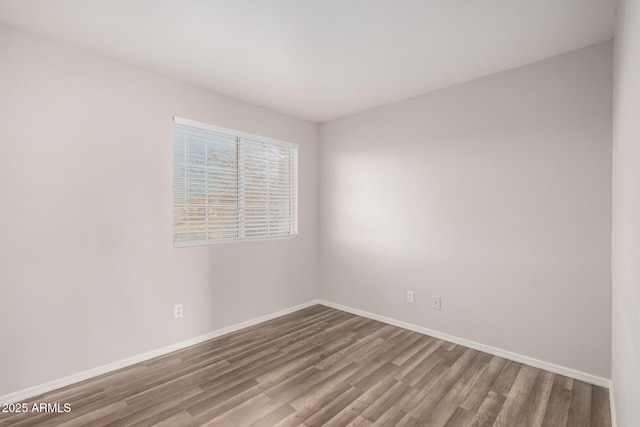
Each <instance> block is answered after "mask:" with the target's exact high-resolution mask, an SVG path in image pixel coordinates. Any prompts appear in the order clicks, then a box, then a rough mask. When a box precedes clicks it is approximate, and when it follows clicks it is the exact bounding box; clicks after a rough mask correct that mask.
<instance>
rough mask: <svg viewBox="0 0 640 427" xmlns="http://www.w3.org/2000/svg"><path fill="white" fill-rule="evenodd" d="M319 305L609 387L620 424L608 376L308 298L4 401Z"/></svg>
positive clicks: (87, 377) (55, 387) (101, 373)
mask: <svg viewBox="0 0 640 427" xmlns="http://www.w3.org/2000/svg"><path fill="white" fill-rule="evenodd" d="M316 304H321V305H324V306H327V307H331V308H335V309H337V310H342V311H346V312H347V313H352V314H355V315H358V316H362V317H366V318H368V319H373V320H377V321H380V322H383V323H387V324H389V325H393V326H397V327H399V328H404V329H408V330H410V331H414V332H418V333H420V334H424V335H429V336H432V337H435V338H439V339H442V340H445V341H449V342H452V343H455V344H459V345H463V346H465V347H469V348H473V349H475V350H479V351H483V352H485V353H489V354H493V355H495V356H499V357H503V358H505V359H510V360H514V361H516V362H520V363H524V364H527V365H531V366H534V367H536V368H540V369H545V370H547V371H550V372H553V373H556V374H560V375H565V376H567V377H570V378H574V379H577V380H581V381H584V382H587V383H590V384H595V385H598V386H601V387H607V388H609V390H610V400H611V418H612V426H613V427H616V422H615V400H614V395H613V388H612V387H611V386H610V384H611V381H610V380H608V379H605V378H601V377H598V376H595V375H591V374H587V373H585V372H581V371H576V370H574V369H570V368H565V367H563V366H559V365H555V364H553V363H549V362H544V361H542V360H538V359H534V358H531V357H528V356H523V355H521V354H517V353H513V352H510V351H506V350H502V349H499V348H495V347H491V346H488V345H484V344H480V343H477V342H474V341H470V340H467V339H464V338H459V337H456V336H453V335H449V334H445V333H442V332H438V331H435V330H432V329H428V328H424V327H422V326H418V325H414V324H412V323H407V322H403V321H400V320H396V319H392V318H389V317H385V316H380V315H378V314H374V313H369V312H368V311H364V310H359V309H356V308H352V307H347V306H344V305H341V304H336V303H332V302H329V301H324V300H312V301H308V302H306V303H304V304H300V305H297V306H294V307H289V308H286V309H284V310H280V311H277V312H275V313H270V314H267V315H264V316H261V317H256V318H254V319H250V320H247V321H244V322H240V323H236V324H235V325H231V326H227V327H225V328H222V329H218V330H216V331H212V332H209V333H207V334H204V335H200V336H198V337H194V338H191V339H188V340H186V341H182V342H179V343H176V344H172V345H169V346H167V347H163V348H160V349H156V350H152V351H149V352H147V353H143V354H139V355H136V356H133V357H129V358H126V359H122V360H118V361H116V362H112V363H108V364H106V365H102V366H99V367H96V368H93V369H89V370H87V371H83V372H80V373H77V374H74V375H70V376H68V377H64V378H60V379H57V380H54V381H50V382H47V383H44V384H40V385H37V386H33V387H29V388H26V389H23V390H20V391H16V392H14V393H9V394H6V395H4V396H0V403H13V402H20V401H22V400H24V399H28V398H30V397H34V396H38V395H40V394H43V393H47V392H49V391H52V390H55V389H58V388H61V387H65V386H68V385H71V384H74V383H77V382H80V381H84V380H86V379H89V378H93V377H96V376H99V375H103V374H107V373H109V372H113V371H116V370H118V369H121V368H125V367H127V366H131V365H134V364H136V363H140V362H144V361H147V360H150V359H153V358H155V357H159V356H164V355H165V354H168V353H171V352H173V351H177V350H182V349H184V348H186V347H190V346H192V345H196V344H200V343H202V342H205V341H208V340H210V339H213V338H218V337H220V336H222V335H226V334H229V333H231V332H236V331H239V330H240V329H244V328H248V327H249V326H254V325H257V324H258V323H262V322H266V321H267V320H271V319H275V318H276V317H280V316H284V315H286V314H290V313H293V312H295V311H298V310H302V309H304V308H307V307H311V306H313V305H316Z"/></svg>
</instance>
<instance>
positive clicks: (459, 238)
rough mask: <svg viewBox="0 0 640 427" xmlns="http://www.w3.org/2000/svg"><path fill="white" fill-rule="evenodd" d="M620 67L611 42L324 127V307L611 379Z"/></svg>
mask: <svg viewBox="0 0 640 427" xmlns="http://www.w3.org/2000/svg"><path fill="white" fill-rule="evenodd" d="M611 63H612V46H611V43H604V44H600V45H596V46H593V47H589V48H586V49H582V50H579V51H575V52H572V53H568V54H565V55H562V56H558V57H555V58H552V59H549V60H546V61H542V62H538V63H535V64H531V65H527V66H525V67H521V68H517V69H514V70H510V71H506V72H502V73H499V74H495V75H491V76H488V77H485V78H481V79H478V80H474V81H471V82H468V83H465V84H461V85H457V86H454V87H451V88H448V89H443V90H440V91H436V92H432V93H429V94H426V95H423V96H419V97H416V98H413V99H410V100H406V101H402V102H399V103H397V104H393V105H388V106H384V107H380V108H376V109H373V110H370V111H367V112H363V113H360V114H356V115H354V116H351V117H347V118H343V119H339V120H335V121H332V122H328V123H325V124H322V125H321V128H320V135H321V138H320V189H321V191H320V255H321V264H320V271H321V295H322V297H323V298H325V299H327V300H329V301H333V302H336V303H339V304H343V305H347V306H351V307H354V308H358V309H362V310H366V311H369V312H373V313H376V314H379V315H383V316H388V317H391V318H395V319H398V320H402V321H406V322H411V323H414V324H416V325H420V326H424V327H427V328H431V329H434V330H437V331H440V332H444V333H448V334H452V335H455V336H458V337H461V338H466V339H469V340H473V341H476V342H479V343H482V344H486V345H490V346H494V347H498V348H500V349H503V350H508V351H512V352H516V353H519V354H522V355H526V356H529V357H533V358H536V359H539V360H542V361H546V362H551V363H555V364H558V365H561V366H564V367H569V368H573V369H576V370H579V371H583V372H585V373H588V374H592V375H597V376H601V377H604V378H609V373H610V354H609V353H610V352H609V348H610V338H611V335H610V333H611V263H610V259H611V257H610V254H611V91H612V88H611V85H612V70H611V68H612V66H611ZM407 290H413V291H415V293H416V302H415V304H408V303H406V302H405V292H406V291H407ZM431 295H440V296H441V297H442V311H434V310H432V309H431V308H430V305H429V300H430V296H431Z"/></svg>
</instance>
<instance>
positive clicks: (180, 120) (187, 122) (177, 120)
mask: <svg viewBox="0 0 640 427" xmlns="http://www.w3.org/2000/svg"><path fill="white" fill-rule="evenodd" d="M175 124H180V125H184V126H190V127H195V128H199V129H203V130H210V131H213V132H218V133H222V134H226V135H229V136H231V137H235V138H237V139H238V141H237V145H238V150H239V156H238V160H237V165H238V177H240V153H241V151H240V150H241V144H240V141H239V139H241V138H242V139H247V140H249V141H255V142H259V143H264V144H269V145H273V146H277V147H283V148H290V149H295V156H296V158H295V185H294V186H295V188H293V189H292V190H291V191H292V193H291V194H290V196H289V197H290V198H291V196H293V197H294V199H295V209H294V212H295V219H294V223H295V227H292V228H294V229H292V230H291V234H279V235H274V236H253V237H236V238H225V239H205V240H185V241H182V242H176V240H175V233H176V229H175V216H174V215H175V211H174V209H175V204H174V197H175V165H176V161H175V153H174V144H175V140H174V137H173V128H174V125H175ZM171 126H172V140H171V147H172V150H171V152H172V178H171V180H172V198H171V199H172V203H171V219H172V224H171V235H172V245H173V248H174V249H178V248H188V247H194V246H209V245H221V244H226V243H241V242H256V241H264V240H288V239H294V238H296V237H298V234H299V226H298V224H299V220H298V217H299V195H298V189H299V174H298V169H299V167H298V153H299V151H300V149H299V145H298V144H295V143H292V142H288V141H283V140H279V139H275V138H270V137H267V136H263V135H257V134H253V133H249V132H244V131H240V130H237V129H231V128H225V127H222V126H217V125H212V124H209V123H203V122H199V121H196V120H191V119H186V118H184V117H179V116H174V117H173V122H172V125H171ZM291 161H292V159H290V167H291ZM243 192H244V189H243V188H241V187H240V186H238V188H237V194H238V203H239V204H240V203H241V202H240V200H241V199H242V196H241V194H242V193H243ZM239 219H240V218H239ZM241 221H242V222H244V218H241Z"/></svg>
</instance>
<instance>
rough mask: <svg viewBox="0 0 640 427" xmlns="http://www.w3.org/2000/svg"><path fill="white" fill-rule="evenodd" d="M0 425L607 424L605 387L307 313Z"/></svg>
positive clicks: (58, 398) (96, 381)
mask: <svg viewBox="0 0 640 427" xmlns="http://www.w3.org/2000/svg"><path fill="white" fill-rule="evenodd" d="M33 402H37V403H41V402H58V403H69V404H70V405H71V412H68V413H59V414H56V413H53V414H52V413H37V412H36V413H25V414H13V415H11V414H0V426H12V427H13V426H15V427H19V426H35V425H42V426H89V425H90V426H150V425H158V426H172V427H174V426H233V427H238V426H264V427H272V426H299V425H304V426H346V425H352V426H405V427H408V426H434V427H435V426H443V427H458V426H462V427H464V426H475V427H480V426H494V427H502V426H505V427H517V426H526V427H531V426H553V427H564V426H576V427H608V426H610V419H611V417H610V413H609V394H608V391H607V390H606V389H603V388H601V387H596V386H592V385H590V384H586V383H584V382H581V381H577V380H572V379H570V378H567V377H563V376H560V375H555V374H552V373H550V372H547V371H543V370H540V369H536V368H533V367H531V366H527V365H523V364H520V363H517V362H513V361H510V360H506V359H502V358H500V357H495V356H491V355H489V354H486V353H482V352H479V351H476V350H472V349H469V348H466V347H462V346H459V345H456V344H452V343H449V342H445V341H442V340H439V339H436V338H432V337H428V336H425V335H421V334H418V333H415V332H411V331H408V330H404V329H401V328H397V327H394V326H390V325H386V324H384V323H380V322H376V321H373V320H369V319H365V318H363V317H359V316H355V315H352V314H348V313H345V312H342V311H339V310H334V309H331V308H327V307H324V306H313V307H310V308H308V309H305V310H301V311H298V312H295V313H293V314H290V315H287V316H283V317H280V318H277V319H274V320H271V321H268V322H265V323H261V324H259V325H256V326H253V327H250V328H247V329H244V330H242V331H238V332H235V333H232V334H229V335H225V336H223V337H220V338H217V339H214V340H211V341H207V342H205V343H202V344H199V345H197V346H194V347H189V348H187V349H184V350H181V351H178V352H175V353H171V354H169V355H166V356H163V357H159V358H156V359H153V360H150V361H147V362H145V363H140V364H137V365H134V366H130V367H128V368H125V369H122V370H119V371H116V372H113V373H110V374H107V375H103V376H100V377H97V378H93V379H90V380H87V381H84V382H81V383H78V384H74V385H72V386H69V387H65V388H62V389H59V390H56V391H52V392H50V393H46V394H45V395H42V396H38V397H35V398H33V399H29V401H27V402H26V403H27V404H28V405H29V407H31V404H32V403H33Z"/></svg>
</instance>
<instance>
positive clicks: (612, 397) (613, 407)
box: [609, 380, 618, 427]
mask: <svg viewBox="0 0 640 427" xmlns="http://www.w3.org/2000/svg"><path fill="white" fill-rule="evenodd" d="M609 406H610V407H611V427H617V426H618V418H617V416H616V399H615V392H614V389H613V380H609Z"/></svg>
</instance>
